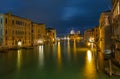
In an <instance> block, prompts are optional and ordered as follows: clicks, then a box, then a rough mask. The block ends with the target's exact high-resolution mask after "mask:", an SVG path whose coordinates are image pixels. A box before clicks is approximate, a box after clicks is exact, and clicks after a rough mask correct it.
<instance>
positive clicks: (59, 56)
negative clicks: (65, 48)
mask: <svg viewBox="0 0 120 79" xmlns="http://www.w3.org/2000/svg"><path fill="white" fill-rule="evenodd" d="M57 60H58V61H57V62H58V69H60V68H61V65H62V59H61V45H60V42H58V46H57Z"/></svg>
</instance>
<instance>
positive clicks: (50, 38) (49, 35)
mask: <svg viewBox="0 0 120 79" xmlns="http://www.w3.org/2000/svg"><path fill="white" fill-rule="evenodd" d="M55 40H56V30H55V29H53V28H47V29H46V42H47V43H48V42H50V43H54V42H55Z"/></svg>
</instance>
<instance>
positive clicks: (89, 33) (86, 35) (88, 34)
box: [84, 29, 94, 42]
mask: <svg viewBox="0 0 120 79" xmlns="http://www.w3.org/2000/svg"><path fill="white" fill-rule="evenodd" d="M91 37H94V29H87V30H85V31H84V41H85V42H88V41H89V39H90V38H91Z"/></svg>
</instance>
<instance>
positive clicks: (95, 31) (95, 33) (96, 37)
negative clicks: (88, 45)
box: [93, 26, 100, 47]
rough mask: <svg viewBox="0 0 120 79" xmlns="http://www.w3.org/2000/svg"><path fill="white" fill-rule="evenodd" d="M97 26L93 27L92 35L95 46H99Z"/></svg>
mask: <svg viewBox="0 0 120 79" xmlns="http://www.w3.org/2000/svg"><path fill="white" fill-rule="evenodd" d="M99 35H100V33H99V26H95V27H94V32H93V37H94V41H95V44H96V46H97V47H99Z"/></svg>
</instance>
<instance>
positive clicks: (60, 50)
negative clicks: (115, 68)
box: [0, 40, 119, 79]
mask: <svg viewBox="0 0 120 79" xmlns="http://www.w3.org/2000/svg"><path fill="white" fill-rule="evenodd" d="M80 48H81V47H80V45H79V43H78V42H77V41H76V40H74V41H73V40H72V41H66V43H65V45H64V43H63V42H58V43H57V44H56V45H41V46H38V47H35V48H34V49H22V50H21V49H20V50H10V51H9V53H4V54H3V53H2V54H0V58H1V59H0V66H1V69H0V79H109V77H108V76H107V77H106V75H105V74H104V73H103V72H102V75H101V74H99V73H97V72H96V66H95V65H96V64H95V59H94V56H93V55H92V53H93V52H91V51H90V50H86V49H87V48H85V49H84V47H83V49H84V50H83V49H80ZM78 49H79V50H78ZM102 57H103V56H102V54H100V55H99V57H98V58H99V59H100V60H99V61H101V58H102ZM102 59H103V58H102ZM68 60H69V61H68ZM102 61H104V60H102ZM100 63H102V62H100ZM101 65H102V66H103V64H101ZM16 67H17V69H16ZM57 69H58V70H57ZM1 76H3V77H1ZM99 77H100V78H99ZM111 79H117V78H111ZM118 79H119V78H118Z"/></svg>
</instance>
